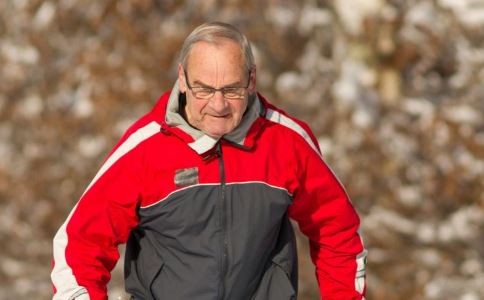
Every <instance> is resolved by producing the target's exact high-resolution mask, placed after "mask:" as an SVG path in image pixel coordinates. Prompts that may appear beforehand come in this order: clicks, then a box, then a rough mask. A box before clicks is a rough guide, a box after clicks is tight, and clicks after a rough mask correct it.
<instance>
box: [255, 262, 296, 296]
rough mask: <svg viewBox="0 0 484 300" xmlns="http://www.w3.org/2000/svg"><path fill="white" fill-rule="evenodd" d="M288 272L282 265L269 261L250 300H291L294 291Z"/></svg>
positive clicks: (294, 294) (294, 293)
mask: <svg viewBox="0 0 484 300" xmlns="http://www.w3.org/2000/svg"><path fill="white" fill-rule="evenodd" d="M290 278H291V275H290V270H286V268H285V266H284V265H283V264H279V263H277V262H274V261H271V263H270V266H269V267H268V268H267V269H266V271H265V273H264V275H263V276H262V278H261V281H260V282H259V286H258V287H257V289H256V291H255V293H254V295H253V296H252V298H251V299H252V300H293V299H296V290H295V288H294V286H293V285H292V282H291V279H290Z"/></svg>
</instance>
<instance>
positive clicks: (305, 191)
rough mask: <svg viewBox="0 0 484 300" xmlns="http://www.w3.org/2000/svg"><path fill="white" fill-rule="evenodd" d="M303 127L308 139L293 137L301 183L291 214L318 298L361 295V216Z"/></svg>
mask: <svg viewBox="0 0 484 300" xmlns="http://www.w3.org/2000/svg"><path fill="white" fill-rule="evenodd" d="M306 130H307V132H308V135H309V137H310V139H311V140H309V139H306V140H303V139H299V140H298V141H295V142H294V145H295V146H296V147H297V148H298V149H295V151H296V152H295V153H297V156H298V158H297V160H298V174H297V176H298V182H299V186H298V189H297V191H296V193H295V195H294V201H293V204H292V205H291V207H290V209H289V215H290V217H291V218H293V219H294V220H295V221H297V222H298V224H299V227H300V230H301V232H303V233H304V234H305V235H307V236H308V238H309V242H310V252H311V258H312V261H313V262H314V264H315V265H316V276H317V280H318V284H319V288H320V293H321V298H322V299H338V300H340V299H364V295H365V290H366V288H365V260H366V250H365V249H364V246H363V242H362V240H361V238H360V235H359V225H360V221H359V217H358V215H357V213H356V211H355V209H354V208H353V206H352V204H351V202H350V200H349V198H348V196H347V194H346V192H345V190H344V189H343V187H342V185H341V184H340V182H339V181H338V179H337V178H336V177H335V175H334V174H333V172H332V171H331V170H330V169H329V167H328V166H327V165H326V163H325V162H324V161H323V159H322V157H321V154H320V152H319V148H318V145H317V143H316V142H315V139H314V136H313V135H312V133H311V132H310V131H309V129H306ZM311 143H312V144H311Z"/></svg>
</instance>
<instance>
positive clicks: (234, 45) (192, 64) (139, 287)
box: [52, 22, 366, 300]
mask: <svg viewBox="0 0 484 300" xmlns="http://www.w3.org/2000/svg"><path fill="white" fill-rule="evenodd" d="M290 219H293V220H295V221H296V222H298V224H299V227H300V229H301V231H302V232H303V233H304V234H305V235H307V236H308V238H309V241H310V249H311V257H312V260H313V262H314V264H315V266H316V276H317V279H318V283H319V287H320V291H321V297H322V298H324V299H362V298H363V296H364V293H365V257H366V250H365V249H364V247H363V244H362V241H361V238H360V236H359V233H358V228H359V218H358V216H357V214H356V212H355V210H354V208H353V206H352V205H351V203H350V201H349V199H348V197H347V195H346V193H345V191H344V189H343V187H342V186H341V185H340V183H339V182H338V180H337V179H336V177H335V176H334V174H333V173H332V172H331V170H330V169H329V168H328V166H327V165H326V164H325V162H324V161H323V159H322V157H321V153H320V150H319V148H318V144H317V142H316V139H315V138H314V136H313V134H312V133H311V131H310V129H309V128H308V126H306V124H304V123H303V122H301V121H299V120H297V119H295V118H293V117H291V116H289V115H287V114H286V113H285V112H283V111H281V110H280V109H278V108H276V107H274V106H272V105H271V104H269V102H268V101H267V100H266V99H264V98H263V97H262V95H260V94H258V93H257V92H256V67H255V64H254V58H253V55H252V51H251V48H250V45H249V42H248V41H247V38H246V37H245V36H244V35H242V34H241V33H240V32H239V31H238V30H237V29H236V28H234V27H233V26H231V25H228V24H224V23H217V22H215V23H208V24H203V25H201V26H200V27H198V28H196V29H195V30H194V31H193V32H192V33H191V34H190V35H189V36H188V37H187V39H186V40H185V43H184V45H183V48H182V50H181V54H180V63H179V66H178V80H177V82H176V83H175V85H174V87H173V89H172V90H171V91H169V92H167V93H165V94H164V95H163V96H162V97H161V98H160V100H159V101H158V103H157V104H156V106H155V107H154V108H153V110H152V111H151V112H149V113H148V114H146V115H145V116H143V117H142V118H140V119H139V120H138V121H137V122H136V123H135V124H134V125H133V126H132V127H131V128H130V129H128V131H127V132H126V134H125V135H124V136H123V137H122V138H121V140H120V141H119V143H118V144H117V145H116V146H115V147H114V149H113V150H112V152H111V153H110V155H109V157H108V158H107V160H106V161H105V162H104V164H103V166H102V167H101V169H100V171H99V172H98V173H97V174H96V176H95V178H94V179H93V181H92V182H91V183H90V184H89V186H88V187H87V189H86V191H85V192H84V194H83V195H82V197H81V199H80V201H79V202H78V203H77V205H76V206H75V207H74V209H73V210H72V212H71V213H70V215H69V217H68V218H67V220H66V221H65V223H64V224H63V225H62V226H61V228H60V229H59V231H58V232H57V234H56V236H55V238H54V267H53V271H52V281H53V284H54V289H55V295H54V299H106V298H107V296H106V294H107V293H106V292H107V291H106V285H107V283H108V281H109V279H110V271H111V270H112V269H113V267H114V265H115V264H116V261H117V260H118V258H119V254H118V250H117V246H118V245H119V244H121V243H127V246H126V253H125V285H126V291H127V292H128V293H129V294H131V295H132V299H176V300H180V299H240V300H246V299H260V300H271V299H274V300H281V299H295V298H296V297H297V256H296V247H295V246H296V245H295V239H294V233H293V230H292V226H291V223H290V221H289V220H290Z"/></svg>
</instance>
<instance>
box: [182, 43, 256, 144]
mask: <svg viewBox="0 0 484 300" xmlns="http://www.w3.org/2000/svg"><path fill="white" fill-rule="evenodd" d="M185 72H186V73H185ZM185 74H186V77H185ZM251 74H252V75H251V76H250V78H249V72H248V71H247V70H246V68H245V65H244V58H243V55H242V53H241V50H240V47H239V45H238V44H237V43H235V42H233V41H230V40H226V41H223V42H222V43H219V44H216V45H215V44H210V43H207V42H198V43H196V44H195V45H194V46H193V48H192V50H191V51H190V54H189V57H188V61H187V69H186V70H185V71H184V70H183V67H182V66H181V65H179V66H178V78H179V84H180V91H181V92H186V99H187V103H186V107H185V113H186V117H187V119H188V123H190V125H192V126H194V127H196V128H198V129H199V130H201V131H203V132H204V133H206V134H208V135H210V136H212V137H217V138H218V137H221V136H223V135H224V134H227V133H229V132H231V131H232V130H234V129H235V127H237V125H239V123H240V121H241V119H242V115H243V114H244V112H245V109H246V108H247V102H248V95H249V93H253V92H254V91H255V70H253V71H252V72H251ZM186 80H189V81H188V85H187V82H186ZM248 83H250V84H249V87H248V88H247V89H246V90H244V92H243V93H242V94H241V98H239V99H228V98H227V97H224V96H223V95H222V92H220V91H217V92H215V94H213V96H211V97H210V98H209V99H201V98H200V97H198V98H197V97H195V95H194V93H193V92H192V90H191V89H190V88H189V86H190V87H191V88H200V87H204V88H216V89H219V88H230V87H246V86H247V85H248Z"/></svg>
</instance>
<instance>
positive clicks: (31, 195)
mask: <svg viewBox="0 0 484 300" xmlns="http://www.w3.org/2000/svg"><path fill="white" fill-rule="evenodd" d="M211 20H221V21H226V22H230V23H232V24H234V25H236V26H237V27H239V28H240V29H241V30H242V31H243V32H244V33H246V35H247V36H248V37H249V39H250V40H251V41H252V43H253V47H254V51H255V54H256V57H257V64H258V70H257V75H258V77H257V79H258V89H259V91H260V92H262V93H263V94H264V95H265V96H266V97H267V98H268V99H270V100H272V102H273V103H274V104H276V105H278V106H280V107H282V108H283V109H285V110H286V111H287V112H289V113H291V114H293V115H295V116H296V117H298V118H301V119H303V120H305V121H307V122H308V123H309V125H310V126H311V128H312V129H313V130H314V132H315V134H316V135H317V137H318V140H319V143H320V146H321V148H322V151H323V154H324V156H325V159H326V161H327V162H328V164H329V165H331V167H332V168H333V170H334V171H335V173H336V174H337V175H338V177H339V178H340V180H341V181H342V182H343V183H344V185H345V186H346V188H347V191H348V193H349V195H350V196H351V198H352V201H353V203H354V205H355V207H356V208H357V210H358V212H359V213H360V216H361V219H362V227H363V235H364V240H365V243H366V247H367V248H368V250H369V256H368V269H367V288H368V295H367V296H368V297H367V299H387V300H388V299H390V300H391V299H461V300H478V299H484V230H483V229H484V85H483V82H484V1H482V0H481V1H479V0H407V1H403V0H364V1H358V0H340V1H336V0H335V1H318V0H304V1H296V0H286V1H283V0H272V1H255V0H245V1H242V0H227V1H221V0H208V1H194V0H191V1H189V0H185V1H174V0H164V1H154V0H131V1H128V0H118V1H115V0H106V1H97V0H84V1H81V0H59V1H40V0H38V1H36V0H2V1H0V245H1V246H0V299H49V298H50V297H51V291H52V289H51V286H50V277H49V276H50V264H51V256H52V249H51V241H52V238H53V236H54V234H55V232H56V230H57V229H58V227H59V226H60V225H61V224H62V222H63V221H64V220H65V218H66V217H67V215H68V213H69V212H70V210H71V209H72V207H73V206H74V204H75V203H76V202H77V200H78V198H79V196H80V195H81V194H82V192H83V190H84V189H85V187H86V186H87V185H88V183H89V182H90V180H91V179H92V178H93V176H94V175H95V173H96V171H97V169H98V168H99V167H100V165H101V163H102V161H103V159H104V158H105V156H106V155H107V153H108V151H109V150H110V149H111V147H112V146H113V145H114V144H115V142H116V141H117V140H118V138H120V136H121V134H122V133H123V132H124V130H125V129H127V127H128V126H129V125H130V124H131V123H132V122H133V121H134V120H136V119H137V118H138V117H139V116H141V115H142V114H144V113H145V112H147V111H148V110H149V109H150V108H151V107H152V105H153V104H154V103H155V101H156V100H157V98H158V97H159V96H160V95H161V93H162V92H163V91H164V90H165V89H167V88H170V87H171V86H172V84H173V82H174V79H175V67H176V61H175V60H176V57H177V54H178V53H177V51H178V50H179V48H180V46H181V43H182V41H183V39H184V38H185V37H186V35H187V34H188V33H189V32H190V31H191V30H192V29H193V28H195V27H196V26H197V25H199V24H200V23H202V22H205V21H211ZM299 242H300V243H299V245H298V246H299V248H300V262H301V265H302V267H301V272H300V273H301V274H300V299H303V300H307V299H318V291H317V286H316V283H315V279H314V275H313V274H314V269H313V267H312V265H311V263H310V261H309V257H308V254H307V241H306V240H305V239H304V237H299ZM121 250H122V249H121ZM121 270H122V262H120V263H119V264H118V266H117V267H116V269H115V271H114V273H113V280H112V282H111V284H110V288H109V295H110V299H120V300H121V299H127V297H126V295H124V293H123V282H122V275H121V273H122V271H121Z"/></svg>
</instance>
